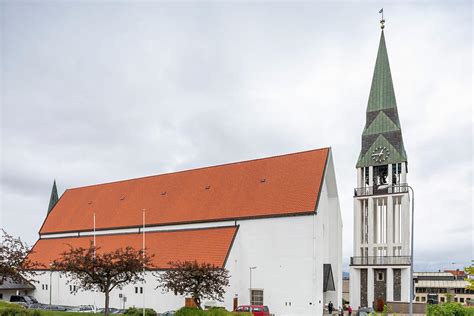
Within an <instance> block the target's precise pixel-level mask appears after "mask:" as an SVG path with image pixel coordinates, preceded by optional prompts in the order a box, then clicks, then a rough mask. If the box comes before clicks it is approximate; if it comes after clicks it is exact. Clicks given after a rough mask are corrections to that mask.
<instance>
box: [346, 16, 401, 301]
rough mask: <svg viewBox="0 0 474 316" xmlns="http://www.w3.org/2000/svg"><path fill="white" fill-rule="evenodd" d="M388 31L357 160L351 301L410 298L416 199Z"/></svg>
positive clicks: (380, 56) (351, 262) (380, 44)
mask: <svg viewBox="0 0 474 316" xmlns="http://www.w3.org/2000/svg"><path fill="white" fill-rule="evenodd" d="M383 22H384V21H383V20H382V32H381V35H380V43H379V48H378V53H377V60H376V62H375V70H374V74H373V78H372V86H371V88H370V95H369V100H368V105H367V112H366V123H365V127H364V130H363V133H362V148H361V151H360V155H359V159H358V161H357V165H356V168H357V186H356V188H355V190H354V237H353V240H354V241H353V245H354V246H353V257H351V261H350V287H351V288H350V303H351V305H352V306H354V307H357V306H361V307H371V306H373V304H374V302H376V301H378V300H379V301H380V300H383V302H408V301H409V293H410V208H409V205H410V200H409V194H408V185H407V173H408V160H407V155H406V153H405V147H404V145H403V138H402V131H401V125H400V120H399V116H398V110H397V102H396V99H395V92H394V88H393V83H392V75H391V72H390V65H389V61H388V54H387V48H386V44H385V34H384V30H383V29H384V27H383Z"/></svg>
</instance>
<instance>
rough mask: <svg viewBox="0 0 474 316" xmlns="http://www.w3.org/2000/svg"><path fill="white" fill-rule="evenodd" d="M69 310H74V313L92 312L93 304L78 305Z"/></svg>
mask: <svg viewBox="0 0 474 316" xmlns="http://www.w3.org/2000/svg"><path fill="white" fill-rule="evenodd" d="M68 311H69V312H76V313H93V312H94V306H93V305H79V306H77V307H73V308H70V309H69V310H68Z"/></svg>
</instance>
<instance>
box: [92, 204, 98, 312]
mask: <svg viewBox="0 0 474 316" xmlns="http://www.w3.org/2000/svg"><path fill="white" fill-rule="evenodd" d="M95 248H96V243H95V212H94V259H95ZM95 292H96V291H94V293H93V294H92V295H93V296H94V313H95V312H97V306H96V305H95Z"/></svg>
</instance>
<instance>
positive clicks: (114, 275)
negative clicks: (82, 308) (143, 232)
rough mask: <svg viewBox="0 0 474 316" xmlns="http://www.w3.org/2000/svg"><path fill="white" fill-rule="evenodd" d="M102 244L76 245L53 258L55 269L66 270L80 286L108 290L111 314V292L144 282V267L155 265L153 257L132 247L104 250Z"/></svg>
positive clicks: (106, 293)
mask: <svg viewBox="0 0 474 316" xmlns="http://www.w3.org/2000/svg"><path fill="white" fill-rule="evenodd" d="M99 250H100V247H94V245H93V244H92V242H91V244H90V246H89V247H88V248H82V247H79V248H73V247H70V249H69V250H68V251H65V252H63V253H62V254H61V257H60V258H59V259H57V260H55V261H54V262H53V265H52V269H53V270H58V271H63V272H64V273H65V274H66V276H67V277H68V279H67V282H68V283H74V284H79V288H78V289H76V291H77V290H79V289H80V290H84V291H86V290H93V291H99V292H102V293H104V294H105V312H104V314H105V316H108V315H109V294H110V292H111V291H112V290H113V289H115V288H117V289H121V288H123V287H124V286H125V285H127V284H133V283H137V282H143V280H144V279H143V277H144V276H143V269H144V268H147V269H150V268H152V267H153V266H152V264H151V257H150V256H148V255H146V253H144V252H143V251H142V250H139V251H137V250H135V249H133V248H132V247H126V248H119V249H116V250H114V251H111V252H101V251H99Z"/></svg>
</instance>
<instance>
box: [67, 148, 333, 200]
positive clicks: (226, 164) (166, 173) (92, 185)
mask: <svg viewBox="0 0 474 316" xmlns="http://www.w3.org/2000/svg"><path fill="white" fill-rule="evenodd" d="M328 149H331V147H330V146H329V147H322V148H317V149H309V150H303V151H297V152H292V153H286V154H279V155H274V156H269V157H262V158H254V159H248V160H242V161H234V162H228V163H223V164H219V165H212V166H204V167H197V168H191V169H186V170H179V171H172V172H165V173H161V174H155V175H151V176H144V177H137V178H130V179H123V180H117V181H110V182H103V183H96V184H90V185H85V186H80V187H73V188H69V189H67V191H70V190H79V189H84V188H91V187H97V186H102V185H108V184H114V183H121V182H127V181H134V180H142V179H148V178H154V177H160V176H165V175H171V174H178V173H184V172H191V171H196V170H204V169H211V168H217V167H223V166H229V165H237V164H241V163H247V162H252V161H259V160H266V159H272V158H278V157H285V156H292V155H298V154H304V153H309V152H316V151H321V150H328Z"/></svg>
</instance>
